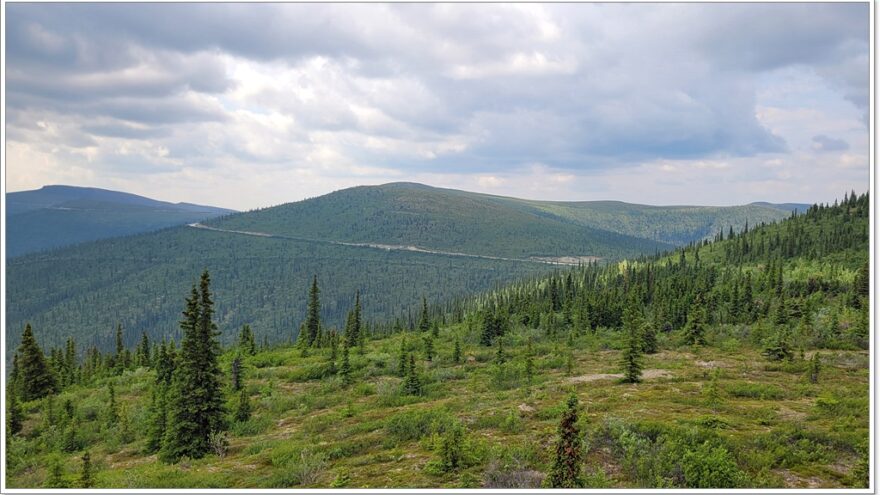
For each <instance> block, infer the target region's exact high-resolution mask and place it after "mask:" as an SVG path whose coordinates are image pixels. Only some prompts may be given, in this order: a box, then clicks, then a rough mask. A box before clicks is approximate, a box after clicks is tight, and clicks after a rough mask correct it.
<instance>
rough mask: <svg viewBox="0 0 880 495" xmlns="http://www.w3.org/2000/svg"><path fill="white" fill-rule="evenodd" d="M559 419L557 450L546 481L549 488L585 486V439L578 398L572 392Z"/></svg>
mask: <svg viewBox="0 0 880 495" xmlns="http://www.w3.org/2000/svg"><path fill="white" fill-rule="evenodd" d="M567 405H568V408H567V409H566V411H565V412H564V413H563V415H562V419H561V420H560V421H559V428H558V430H557V432H558V433H557V434H558V438H557V440H556V452H555V456H554V459H553V465H552V466H551V468H550V473H549V474H548V475H547V478H546V479H545V481H544V483H545V485H546V486H547V487H549V488H583V487H584V477H583V474H582V472H581V470H582V465H583V462H584V451H583V449H584V440H583V438H582V436H581V431H580V427H579V426H578V424H577V423H578V400H577V396H575V395H574V394H571V395H570V396H569V398H568V403H567Z"/></svg>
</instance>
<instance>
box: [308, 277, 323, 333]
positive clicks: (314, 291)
mask: <svg viewBox="0 0 880 495" xmlns="http://www.w3.org/2000/svg"><path fill="white" fill-rule="evenodd" d="M320 295H321V290H320V289H318V276H317V275H315V276H314V277H313V278H312V288H311V289H310V290H309V306H308V309H307V317H306V321H305V331H306V340H305V346H306V347H311V346H313V345H314V344H315V341H316V340H317V339H318V332H320V331H321V300H320Z"/></svg>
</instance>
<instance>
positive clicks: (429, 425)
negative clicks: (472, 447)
mask: <svg viewBox="0 0 880 495" xmlns="http://www.w3.org/2000/svg"><path fill="white" fill-rule="evenodd" d="M451 424H452V418H451V417H450V416H449V414H448V413H446V412H445V411H434V410H415V411H405V412H402V413H398V414H395V415H394V416H392V417H391V418H389V419H388V422H387V423H386V424H385V429H386V431H387V432H388V436H389V437H390V438H391V439H393V440H395V441H396V442H405V441H411V440H421V439H422V438H424V437H427V436H429V435H432V434H434V433H442V432H444V431H446V429H447V428H448V427H449V426H451Z"/></svg>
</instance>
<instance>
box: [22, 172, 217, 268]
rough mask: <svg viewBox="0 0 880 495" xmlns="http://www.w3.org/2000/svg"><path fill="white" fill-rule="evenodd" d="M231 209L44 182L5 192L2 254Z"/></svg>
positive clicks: (129, 231) (176, 222) (197, 218)
mask: <svg viewBox="0 0 880 495" xmlns="http://www.w3.org/2000/svg"><path fill="white" fill-rule="evenodd" d="M232 212H233V211H232V210H228V209H225V208H217V207H213V206H203V205H195V204H190V203H168V202H165V201H157V200H154V199H150V198H145V197H143V196H138V195H135V194H129V193H124V192H119V191H110V190H106V189H97V188H93V187H76V186H63V185H52V186H43V187H42V188H40V189H36V190H33V191H19V192H13V193H8V194H6V241H7V242H6V257H7V258H11V257H15V256H21V255H23V254H28V253H32V252H38V251H44V250H47V249H53V248H58V247H63V246H68V245H72V244H78V243H81V242H86V241H94V240H98V239H106V238H109V237H117V236H123V235H131V234H138V233H142V232H150V231H153V230H159V229H163V228H166V227H171V226H174V225H184V224H187V223H191V222H197V221H201V220H205V219H208V218H212V217H216V216H220V215H226V214H228V213H232Z"/></svg>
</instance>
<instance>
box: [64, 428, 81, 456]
mask: <svg viewBox="0 0 880 495" xmlns="http://www.w3.org/2000/svg"><path fill="white" fill-rule="evenodd" d="M77 428H78V427H77V425H76V422H75V421H71V422H70V423H69V424H68V425H67V427H66V428H64V436H63V438H62V439H61V451H62V452H76V451H77V450H79V449H80V441H79V438H77V435H76V431H77Z"/></svg>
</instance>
